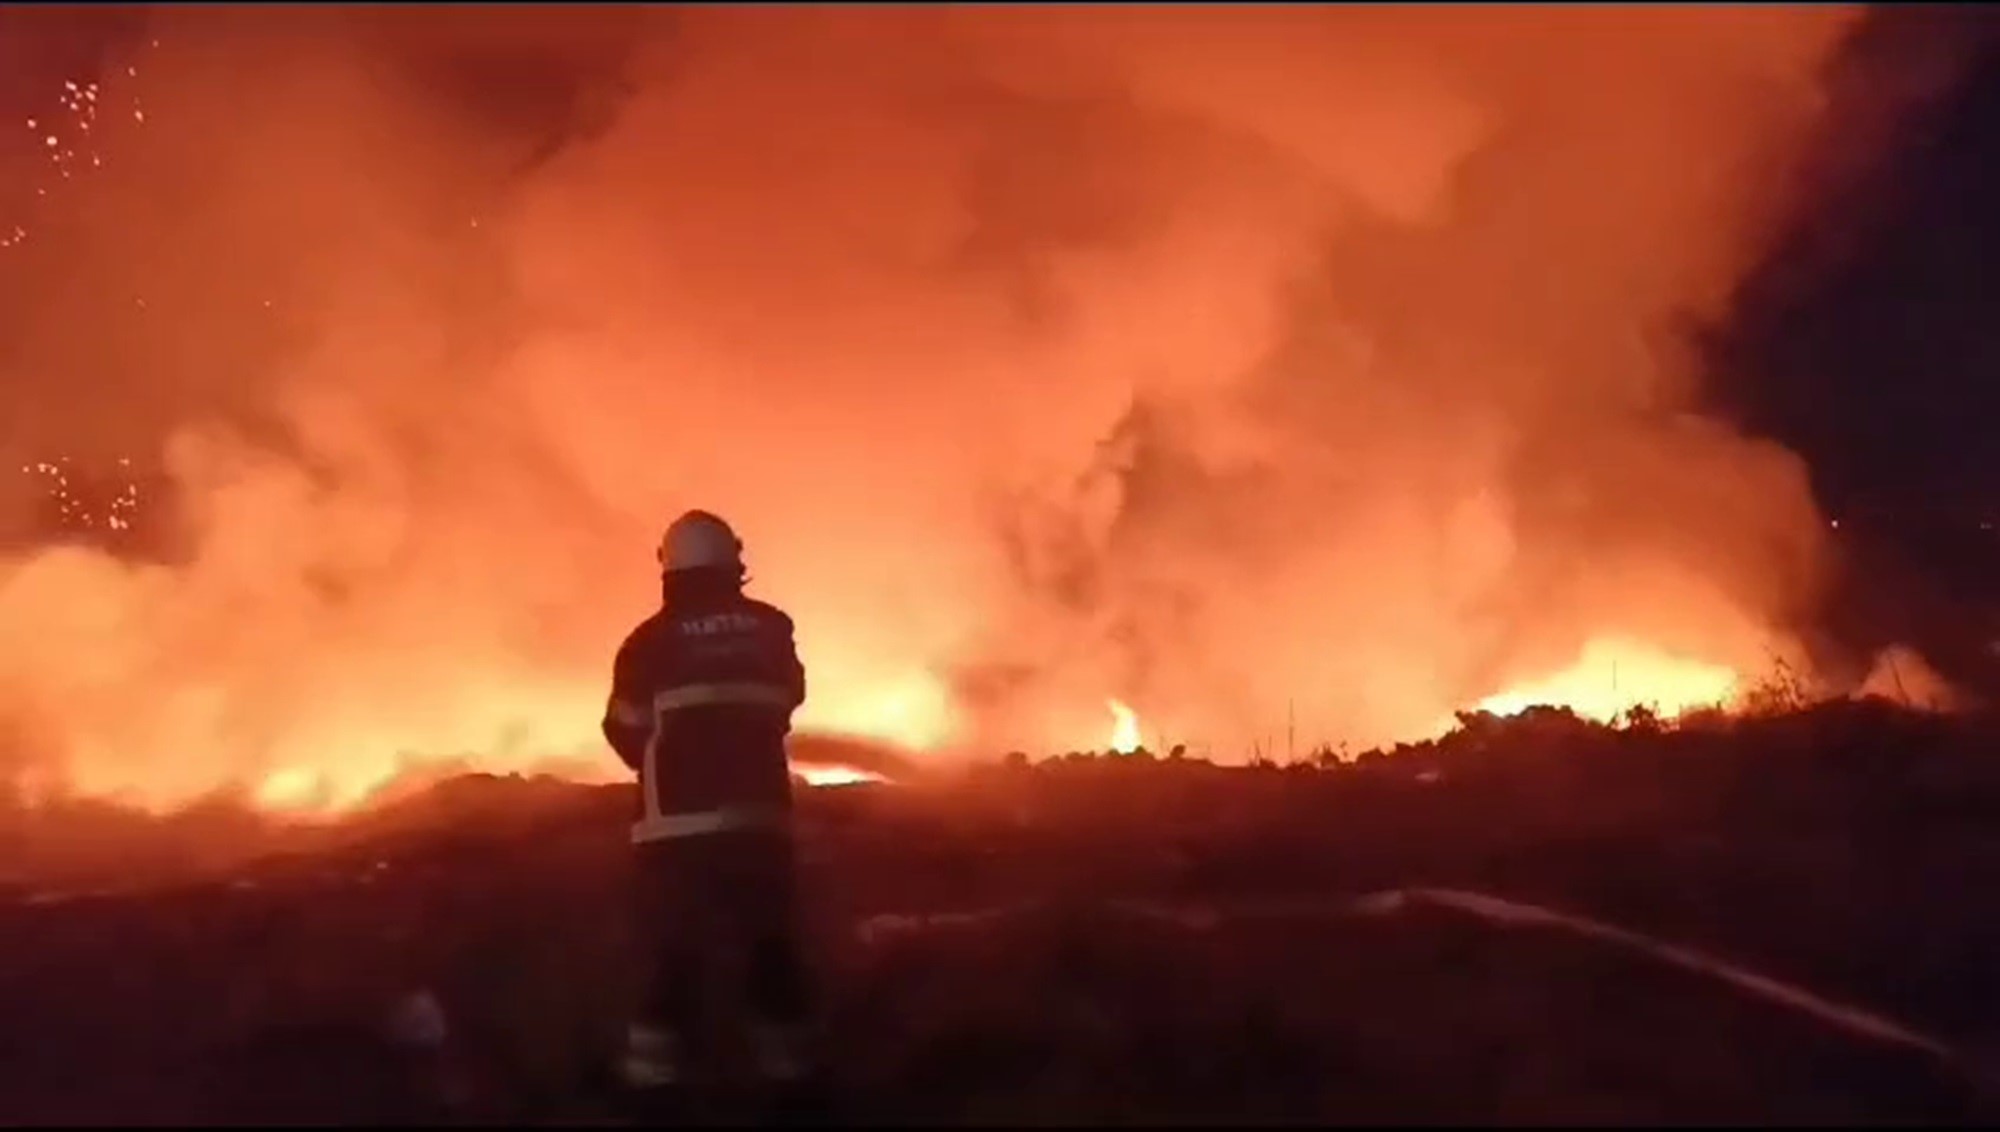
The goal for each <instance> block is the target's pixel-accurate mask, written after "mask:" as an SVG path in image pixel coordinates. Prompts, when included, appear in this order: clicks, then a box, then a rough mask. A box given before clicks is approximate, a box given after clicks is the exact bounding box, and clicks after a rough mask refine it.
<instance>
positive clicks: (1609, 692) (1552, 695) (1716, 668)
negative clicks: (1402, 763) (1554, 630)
mask: <svg viewBox="0 0 2000 1132" xmlns="http://www.w3.org/2000/svg"><path fill="white" fill-rule="evenodd" d="M1741 685H1742V677H1741V676H1740V674H1738V673H1737V672H1736V671H1734V670H1733V669H1730V668H1726V667H1723V666H1721V665H1716V664H1710V663H1706V662H1703V661H1699V660H1692V659H1689V658H1686V657H1679V656H1674V655H1671V654H1669V653H1666V652H1664V651H1662V650H1660V649H1658V648H1655V647H1653V646H1651V645H1647V644H1642V643H1638V642H1634V641H1627V640H1622V639H1618V638H1612V637H1599V638H1595V639H1593V640H1591V641H1590V642H1589V643H1588V644H1587V645H1585V646H1584V649H1583V653H1582V655H1581V656H1580V657H1578V659H1577V661H1576V663H1575V664H1572V665H1570V666H1569V667H1568V668H1565V669H1562V670H1561V671H1559V672H1556V673H1553V674H1551V675H1549V676H1546V677H1543V678H1541V679H1538V680H1534V681H1531V682H1529V683H1526V684H1522V685H1518V686H1516V687H1513V688H1509V689H1507V690H1506V691H1504V692H1500V693H1497V694H1495V695H1491V696H1488V697H1486V698H1485V699H1483V700H1480V701H1479V704H1478V707H1479V709H1480V710H1481V711H1489V712H1492V713H1494V714H1495V715H1514V714H1516V713H1518V712H1521V711H1525V710H1527V709H1528V708H1530V707H1534V706H1537V705H1546V706H1549V707H1565V708H1568V709H1570V710H1571V711H1573V712H1575V713H1576V714H1577V715H1579V716H1582V717H1584V718H1586V719H1592V720H1596V721H1598V722H1600V723H1609V722H1611V721H1612V720H1614V719H1616V718H1618V717H1619V716H1620V715H1622V714H1624V713H1625V712H1627V711H1629V710H1631V709H1632V708H1635V707H1642V706H1643V707H1648V708H1651V709H1652V710H1654V711H1656V712H1658V713H1659V714H1660V715H1662V716H1666V717H1669V718H1671V717H1674V716H1678V715H1684V714H1686V713H1687V712H1690V711H1693V710H1696V709H1698V708H1704V707H1715V706H1719V705H1722V704H1725V703H1727V702H1728V701H1729V700H1730V699H1731V698H1732V697H1733V696H1735V695H1736V694H1737V693H1738V691H1739V690H1740V689H1741Z"/></svg>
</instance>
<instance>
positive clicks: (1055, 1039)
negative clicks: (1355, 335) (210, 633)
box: [0, 703, 2000, 1122]
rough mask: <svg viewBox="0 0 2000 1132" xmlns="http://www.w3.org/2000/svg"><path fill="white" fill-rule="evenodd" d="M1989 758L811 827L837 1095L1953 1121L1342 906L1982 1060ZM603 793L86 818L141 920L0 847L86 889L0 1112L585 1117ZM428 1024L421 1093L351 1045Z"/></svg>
mask: <svg viewBox="0 0 2000 1132" xmlns="http://www.w3.org/2000/svg"><path fill="white" fill-rule="evenodd" d="M1996 734H2000V731H1996V728H1995V724H1994V723H1993V722H1992V721H1990V720H1984V719H1966V718H1958V719H1944V718H1938V717H1927V716H1922V715H1916V714H1912V713H1907V712H1903V711H1901V710H1898V709H1896V708H1893V707H1891V706H1888V705H1884V704H1881V703H1861V704H1843V705H1838V706H1827V707H1822V708H1819V709H1816V710H1813V711H1809V712H1794V713H1789V714H1783V715H1775V716H1768V717H1765V718H1761V719H1756V720H1748V721H1740V720H1739V721H1725V720H1715V721H1710V722H1707V723H1693V724H1688V725H1684V726H1682V727H1679V728H1674V729H1666V728H1658V727H1649V726H1639V727H1633V728H1628V729H1625V730H1622V731H1613V730H1610V729H1607V728H1602V727H1597V726H1594V725H1588V724H1584V723H1580V722H1578V721H1576V720H1574V719H1573V718H1570V717H1568V716H1566V715H1563V714H1560V713H1551V712H1533V713H1530V714H1528V715H1526V716H1523V717H1519V718H1515V719H1511V720H1498V719H1494V718H1492V717H1470V718H1468V720H1467V721H1466V726H1464V727H1463V728H1462V729H1461V730H1460V731H1458V732H1457V733H1455V734H1453V735H1452V736H1450V737H1449V738H1447V739H1445V740H1443V741H1440V742H1438V743H1435V744H1428V745H1423V746H1418V747H1408V748H1403V749H1400V750H1398V751H1395V752H1385V753H1382V754H1380V755H1376V756H1369V757H1364V758H1362V759H1360V760H1358V761H1355V762H1352V763H1344V764H1336V765H1332V766H1329V767H1326V768H1319V767H1313V766H1300V767H1277V766H1260V767H1250V768H1221V767H1215V766H1211V765H1208V764H1205V763H1201V762H1196V761H1190V760H1171V759H1153V758H1148V757H1130V758H1117V759H1112V758H1075V759H1058V760H1051V761H1049V762H1044V763H1041V764H1037V765H1032V766H1022V765H1018V764H1017V765H1014V766H1011V767H997V768H992V769H988V770H981V771H978V772H975V773H973V774H971V775H970V776H969V777H967V778H965V779H963V780H958V781H952V782H942V781H941V782H937V783H930V784H914V785H907V786H900V787H873V786H871V787H849V788H839V789H828V790H816V791H811V792H809V793H808V795H807V798H806V801H805V804H804V807H805V820H806V822H807V832H806V835H805V847H806V855H807V866H806V867H807V869H808V871H809V872H810V874H811V877H812V879H813V893H814V900H813V906H812V909H811V914H812V916H813V918H814V920H815V922H816V924H817V925H818V930H817V932H816V937H815V938H816V940H817V943H818V945H819V947H820V949H821V953H822V959H823V962H824V966H825V970H826V974H827V978H828V986H829V992H830V994H831V995H832V998H833V1003H834V1011H833V1022H832V1024H833V1027H834V1033H835V1038H836V1040H835V1042H834V1043H833V1047H832V1048H833V1049H834V1051H835V1056H836V1060H837V1062H838V1067H839V1070H840V1077H841V1079H842V1082H843V1084H844V1085H845V1086H846V1088H847V1091H848V1092H849V1094H850V1103H851V1104H852V1105H853V1106H854V1107H855V1109H856V1110H857V1112H858V1113H860V1114H863V1115H867V1116H874V1117H880V1118H883V1119H887V1120H890V1121H917V1120H933V1119H935V1120H946V1121H954V1122H966V1121H982V1120H987V1121H994V1120H1015V1119H1031V1120H1055V1119H1063V1120H1093V1121H1118V1120H1157V1121H1182V1120H1190V1119H1200V1118H1203V1117H1213V1118H1219V1119H1245V1120H1300V1119H1322V1120H1328V1119H1330V1120H1339V1121H1347V1120H1373V1119H1382V1120H1390V1121H1397V1122H1402V1121H1436V1120H1454V1119H1458V1120H1478V1121H1504V1122H1521V1121H1548V1120H1556V1121H1588V1120H1612V1121H1654V1120H1676V1119H1685V1120H1727V1119H1744V1120H1753V1121H1799V1120H1839V1121H1855V1120H1898V1121H1907V1120H1912V1119H1940V1120H1958V1119H1969V1118H1972V1117H1973V1116H1974V1115H1975V1114H1976V1111H1977V1109H1978V1103H1979V1098H1978V1097H1977V1096H1976V1095H1975V1092H1976V1090H1975V1089H1973V1087H1972V1086H1971V1085H1970V1084H1968V1083H1967V1082H1966V1080H1965V1074H1963V1073H1961V1072H1954V1071H1952V1070H1950V1069H1947V1068H1946V1067H1944V1066H1942V1065H1940V1064H1939V1063H1937V1062H1936V1061H1934V1060H1932V1059H1929V1058H1926V1057H1924V1056H1922V1055H1919V1054H1915V1053H1911V1052H1907V1051H1899V1050H1896V1049H1894V1048H1891V1047H1887V1046H1883V1045H1879V1044H1872V1043H1869V1042H1866V1041H1862V1040H1858V1039H1856V1038H1854V1037H1851V1036H1847V1035H1842V1034H1838V1033H1833V1032H1831V1031H1829V1030H1827V1029H1825V1028H1824V1027H1821V1026H1819V1025H1818V1024H1816V1023H1813V1022H1811V1021H1810V1020H1806V1019H1801V1018H1799V1017H1796V1016H1794V1015H1792V1014H1790V1013H1787V1012H1785V1011H1783V1010H1781V1009H1779V1008H1776V1007H1773V1006H1771V1005H1769V1004H1765V1003H1760V1002H1755V1001H1751V1000H1749V999H1748V998H1746V997H1745V996H1743V995H1741V994H1739V993H1737V992H1735V991H1733V990H1731V989H1729V988H1726V987H1723V986H1721V985H1719V984H1715V983H1712V982H1710V981H1707V980H1704V979H1702V978H1700V977H1697V976H1694V975H1690V974H1686V973H1682V972H1678V971H1674V970H1671V969H1669V968H1666V967H1663V966H1661V965H1658V964H1655V963H1652V962H1650V961H1647V960H1644V959H1642V958H1638V957H1635V956H1631V955H1626V954H1623V953H1621V952H1618V951H1616V950H1614V949H1608V948H1606V947H1604V946H1602V945H1599V944H1594V943H1590V942H1587V941H1582V940H1577V939H1572V938H1568V937H1565V936H1563V935H1562V934H1560V933H1549V932H1541V931H1534V930H1525V929H1507V930H1503V929H1497V928H1495V927H1493V926H1492V925H1488V924H1481V923H1477V922H1473V921H1471V920H1468V919H1465V918H1463V917H1457V916H1454V915H1450V914H1447V913H1444V912H1431V911H1416V912H1412V913H1409V914H1407V915H1403V916H1397V917H1386V918H1384V917H1360V916H1354V915H1350V914H1344V913H1343V912H1342V909H1343V907H1344V905H1345V904H1346V902H1347V901H1348V900H1349V899H1351V898H1352V897H1354V896H1357V895H1360V894H1363V893H1367V892H1372V891H1378V890H1381V889H1385V888H1393V887H1401V886H1408V885H1443V886H1454V887H1459V888H1466V889H1476V890H1479V891H1484V892H1490V893H1493V894H1496V895H1500V896H1504V897H1508V898H1512V899H1519V900H1526V901H1532V902H1538V903H1545V904H1548V905H1550V906H1553V907H1557V908H1562V909H1566V910H1571V911H1576V912H1580V913H1583V914H1586V915H1590V916H1593V917H1596V918H1599V919H1603V920H1607V921H1610V922H1613V923H1616V924H1619V925H1621V926H1624V927H1627V928H1630V929H1633V930H1637V931H1641V932H1646V933H1649V934H1658V935H1660V936H1663V937H1666V938H1669V939H1672V940H1675V941H1677V942H1682V943H1686V944H1689V945H1692V946H1696V947H1700V948H1704V949H1706V950H1709V951H1711V952H1714V953H1717V954H1720V955H1723V956H1726V957H1729V958H1731V959H1733V960H1735V961H1738V962H1741V963H1743V964H1745V965H1747V966H1750V967H1753V968H1756V969H1758V970H1760V971H1764V972H1768V973H1770V974H1772V975H1774V976H1777V977H1780V978H1784V979H1787V980H1790V981H1795V982H1798V983H1801V984H1803V985H1804V986H1807V987H1810V988H1812V989H1814V990H1815V991H1818V992H1820V993H1823V994H1826V995H1828V996H1830V997H1834V998H1838V999H1844V1000H1847V1001H1850V1002H1854V1003H1858V1004H1864V1005H1866V1006H1867V1007H1869V1008H1871V1009H1873V1010H1876V1011H1879V1012H1882V1013H1884V1014H1887V1015H1889V1016H1892V1017H1895V1018H1898V1019H1900V1020H1902V1021H1904V1022H1905V1023H1906V1024H1908V1025H1910V1026H1912V1027H1914V1028H1916V1029H1919V1030H1922V1031H1925V1032H1926V1033H1929V1034H1931V1035H1933V1036H1936V1037H1938V1038H1940V1039H1941V1040H1943V1041H1946V1042H1948V1043H1950V1044H1952V1045H1954V1046H1956V1047H1958V1048H1961V1049H1978V1048H1980V1047H1981V1046H1982V1044H1983V1041H1984V1040H1985V1039H1986V1038H1987V1037H1988V1036H1989V1035H1991V1034H1992V1033H1993V1031H1994V1028H1995V1021H1996V1018H1995V1013H1994V1009H1993V1007H1992V1005H1991V1004H1992V1003H1994V1002H1996V1001H2000V993H1996V992H2000V982H1996V978H2000V975H1996V972H1995V969H1994V968H1993V966H1992V963H1991V961H1990V957H1991V956H1992V955H1993V954H1994V953H1995V951H1996V948H2000V923H1996V922H1995V920H1994V919H1993V917H1991V916H1990V915H1989V914H1987V913H1986V909H1985V894H1986V893H1989V892H1990V891H1992V889H1993V887H1994V885H1995V884H1996V883H2000V840H1996V838H1995V835H1994V834H1993V832H1992V830H1993V817H1994V815H1995V814H1996V813H2000V767H1997V766H1996V765H1995V764H1994V763H1993V761H1992V759H1991V749H1992V741H1993V738H1994V736H1995V735H1996ZM626 795H627V791H626V790H625V789H623V788H592V787H582V786H574V785H568V784H563V783H559V782H555V781H552V780H533V779H504V778H485V777H470V778H464V779H458V780H453V781H450V782H447V783H445V784H442V785H440V786H438V787H436V788H434V789H432V790H430V791H429V792H427V793H424V794H422V795H420V796H417V797H414V798H410V799H408V800H406V801H404V802H402V803H399V804H397V805H394V806H391V807H387V808H385V809H383V810H381V811H379V812H377V813H373V814H371V815H368V816H366V817H363V818H358V819H355V820H353V821H350V822H347V823H344V824H342V825H340V826H338V827H336V828H332V829H324V830H320V831H316V832H311V833H296V832H295V833H292V834H288V835H280V834H278V833H275V832H273V831H270V830H263V829H260V828H258V827H256V826H255V825H254V824H251V823H248V822H247V821H245V820H244V819H241V818H240V817H239V818H238V819H236V820H238V821H239V822H242V824H240V825H238V826H236V827H234V832H233V833H231V834H230V835H229V836H228V837H227V838H224V837H223V836H221V834H220V833H219V830H220V828H221V826H220V823H221V822H222V821H223V818H222V817H221V816H220V814H219V812H218V813H214V814H210V815H208V816H207V818H205V819H204V818H201V817H200V816H188V817H183V818H180V819H177V820H176V821H175V822H171V823H159V822H143V821H139V820H137V819H132V818H129V817H119V816H116V815H113V814H111V813H109V812H98V813H97V814H96V816H95V819H94V820H95V822H96V823H97V824H96V825H95V826H94V827H92V828H91V829H90V834H91V836H94V837H97V838H99V839H100V841H101V840H102V839H103V838H105V837H107V836H109V834H110V833H111V832H112V831H113V829H114V827H118V828H123V829H124V831H125V832H124V837H125V840H124V841H123V842H120V843H118V844H120V845H121V849H120V854H121V856H122V859H123V860H124V861H126V862H127V863H128V864H132V865H133V866H134V867H136V868H137V869H138V870H139V871H138V872H137V873H132V872H129V871H128V876H138V877H139V878H140V879H142V880H149V883H148V884H143V885H141V886H139V890H137V891H125V892H122V893H121V892H117V891H107V890H103V889H101V888H97V889H93V888H92V887H91V886H92V885H93V884H96V883H101V880H102V877H101V875H100V876H99V877H98V878H96V879H95V880H93V878H92V877H90V876H88V875H86V874H85V873H84V872H83V871H80V870H81V864H80V862H82V861H83V860H84V859H83V858H80V857H75V856H71V857H68V858H60V857H52V856H47V855H46V848H47V846H48V845H49V844H50V842H49V840H48V833H49V831H51V830H53V829H57V828H73V829H76V830H84V829H85V827H84V826H83V825H82V824H74V825H68V824H66V823H83V822H85V821H87V820H90V819H88V818H87V816H86V815H83V814H80V813H69V814H66V815H65V814H54V815H44V816H43V817H41V818H40V819H39V821H40V823H41V824H40V825H38V826H35V827H33V828H31V827H29V826H27V825H24V824H23V817H22V815H18V814H17V815H16V818H15V820H14V821H13V822H12V828H13V831H14V835H15V838H16V840H17V846H16V848H17V849H21V850H27V849H32V848H35V847H36V846H41V847H43V849H44V851H45V855H44V856H43V857H42V858H40V859H41V860H42V861H43V862H45V863H48V864H50V865H51V867H53V865H54V863H56V862H59V861H63V860H67V861H68V862H69V864H70V866H71V868H70V871H69V873H68V876H67V877H66V878H64V879H65V883H68V884H70V885H78V886H82V887H72V888H70V889H68V890H67V891H58V890H57V889H56V888H55V887H53V885H54V883H55V878H54V877H53V876H43V877H33V876H22V877H20V878H18V882H17V891H16V892H15V894H14V895H13V896H12V897H11V898H10V899H8V900H7V901H6V902H5V904H4V905H0V924H4V926H0V948H4V951H5V956H4V958H5V962H4V964H0V971H4V976H0V978H4V982H5V984H6V985H5V987H4V990H0V1000H4V1001H6V1002H7V1003H8V1004H9V1007H8V1012H7V1021H6V1024H5V1026H4V1028H0V1097H4V1098H5V1104H4V1110H5V1111H4V1115H5V1116H6V1118H7V1119H9V1120H13V1121H16V1122H20V1121H29V1120H49V1121H58V1122H77V1121H88V1120H132V1121H149V1122H160V1121H187V1120H198V1119H220V1120H225V1121H229V1120H256V1119H266V1118H268V1119H274V1120H279V1121H287V1122H295V1121H334V1120H367V1119H370V1118H372V1117H376V1116H389V1115H393V1114H395V1113H399V1112H400V1113H408V1114H414V1115H415V1116H416V1118H417V1119H419V1120H430V1119H478V1118H485V1119H506V1120H522V1119H526V1120H537V1119H539V1120H549V1121H554V1120H574V1119H580V1118H584V1117H588V1116H591V1115H593V1114H596V1113H599V1112H601V1111H602V1107H601V1105H602V1102H601V1097H602V1088H601V1078H600V1074H601V1070H600V1068H599V1067H600V1066H601V1065H602V1064H603V1062H604V1061H605V1060H606V1058H607V1057H608V1054H609V1051H610V1050H611V1049H612V1048H613V1046H614V1043H615V1041H616V1039H617V1037H618V1034H619V1027H620V1025H621V1024H622V1008H623V998H622V995H623V992H624V990H625V988H626V987H627V986H628V985H629V979H630V978H631V959H632V956H631V953H630V948H629V945H628V941H627V939H626V936H625V926H626V925H625V909H626V903H625V896H624V890H623V887H622V886H623V884H624V879H625V878H624V868H625V857H624V852H623V835H624V823H625V820H626V816H627V810H628V806H629V799H628V798H627V796H626ZM121 823H122V825H121ZM204 823H206V824H204ZM37 831H39V832H37ZM225 840H227V841H230V842H232V843H233V844H235V845H236V846H237V847H238V848H237V850H236V852H235V853H234V855H233V856H231V857H223V856H210V857H208V858H205V859H204V858H195V857H185V856H183V857H182V858H180V859H178V860H176V859H174V855H173V850H174V847H176V846H182V847H184V846H187V845H191V844H201V843H207V844H221V843H222V842H223V841H225ZM244 845H251V846H254V847H255V848H256V851H255V852H254V853H250V852H246V851H245V850H243V849H242V848H241V847H242V846H244ZM16 859H28V858H24V857H21V856H18V855H17V858H16ZM147 870H151V876H150V878H149V877H148V876H147ZM92 871H97V870H96V869H93V870H92ZM953 913H969V914H970V915H961V916H956V917H954V916H952V915H950V914H953ZM1211 913H1212V914H1213V915H1212V916H1209V915H1207V914H1211ZM925 916H929V917H931V918H929V919H924V918H921V917H925ZM939 917H942V918H939ZM422 988H428V989H430V990H431V991H432V992H434V993H435V995H436V996H437V998H438V999H439V1000H440V1001H441V1002H442V1003H443V1005H444V1007H445V1011H446V1014H447V1015H448V1017H449V1019H450V1023H451V1036H450V1039H449V1041H448V1043H447V1045H446V1048H445V1053H444V1055H443V1059H442V1062H441V1063H440V1062H438V1061H437V1060H435V1059H433V1060H428V1061H426V1060H421V1059H416V1058H413V1057H410V1056H407V1055H403V1054H399V1053H397V1052H395V1050H394V1049H393V1048H392V1047H390V1046H389V1045H388V1044H386V1043H384V1042H383V1041H381V1040H379V1039H378V1038H377V1037H376V1035H377V1034H379V1033H380V1032H381V1030H382V1026H383V1023H384V1021H385V1019H386V1018H387V1017H388V1016H389V1014H390V1012H391V1010H392V1008H393V1006H394V1005H395V1003H397V1002H398V1001H399V1000H401V999H402V998H404V997H405V996H407V995H409V994H410V993H411V992H413V991H416V990H418V989H422Z"/></svg>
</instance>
